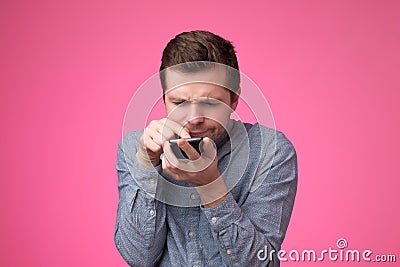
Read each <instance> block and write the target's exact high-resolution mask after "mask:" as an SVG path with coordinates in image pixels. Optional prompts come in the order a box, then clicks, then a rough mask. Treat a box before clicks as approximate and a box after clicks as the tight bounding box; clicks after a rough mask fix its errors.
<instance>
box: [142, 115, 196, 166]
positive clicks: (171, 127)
mask: <svg viewBox="0 0 400 267" xmlns="http://www.w3.org/2000/svg"><path fill="white" fill-rule="evenodd" d="M176 135H178V136H180V137H183V138H184V137H190V134H189V132H188V131H187V130H186V129H185V128H183V127H182V126H181V125H180V124H178V123H176V122H174V121H172V120H167V119H166V118H164V119H161V120H154V121H151V122H150V124H149V125H148V126H147V127H146V128H145V129H144V133H143V135H142V136H141V137H140V142H139V149H138V151H137V153H136V159H137V161H138V162H139V163H140V164H141V165H142V166H144V167H145V168H147V169H151V168H153V167H155V166H157V165H159V164H160V155H161V154H162V153H163V143H164V141H165V140H169V139H171V138H174V137H175V136H176Z"/></svg>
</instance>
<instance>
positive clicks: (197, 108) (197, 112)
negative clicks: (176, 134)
mask: <svg viewBox="0 0 400 267" xmlns="http://www.w3.org/2000/svg"><path fill="white" fill-rule="evenodd" d="M187 115H188V122H189V123H190V124H199V123H202V122H204V116H203V112H202V109H201V105H199V104H198V103H190V108H189V110H188V114H187Z"/></svg>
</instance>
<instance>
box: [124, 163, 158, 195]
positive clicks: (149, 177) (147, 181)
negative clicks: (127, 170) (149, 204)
mask: <svg viewBox="0 0 400 267" xmlns="http://www.w3.org/2000/svg"><path fill="white" fill-rule="evenodd" d="M160 170H161V164H160V165H158V166H156V167H154V168H152V169H146V168H145V167H143V166H142V165H141V164H140V163H138V162H136V161H135V162H134V163H133V166H132V170H131V174H132V177H133V178H134V179H135V181H136V183H137V184H138V186H139V187H140V188H141V189H143V190H144V191H145V192H146V193H148V194H150V195H151V196H153V197H154V196H155V193H156V189H157V181H158V175H159V173H158V172H159V171H160Z"/></svg>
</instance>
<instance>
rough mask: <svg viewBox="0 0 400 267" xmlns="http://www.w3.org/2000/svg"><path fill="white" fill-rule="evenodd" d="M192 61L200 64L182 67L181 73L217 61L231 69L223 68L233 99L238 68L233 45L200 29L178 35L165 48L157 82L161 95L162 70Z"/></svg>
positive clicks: (164, 83) (236, 86) (237, 78)
mask: <svg viewBox="0 0 400 267" xmlns="http://www.w3.org/2000/svg"><path fill="white" fill-rule="evenodd" d="M193 61H203V62H196V63H193V64H183V65H182V67H183V68H184V69H181V71H184V72H187V71H196V70H200V69H205V68H207V67H210V64H206V63H207V62H216V63H220V64H224V65H227V66H229V67H231V68H229V67H228V68H226V69H227V72H228V73H227V74H228V75H227V77H229V82H228V85H229V89H231V90H232V91H233V92H232V91H231V93H232V97H233V95H235V93H234V92H236V93H239V88H240V86H239V83H240V73H239V65H238V61H237V58H236V51H235V49H234V47H233V45H232V43H231V42H229V41H227V40H225V39H224V38H222V37H220V36H218V35H216V34H213V33H211V32H208V31H199V30H198V31H190V32H182V33H180V34H178V35H177V36H175V38H173V39H172V40H170V41H169V42H168V44H167V46H166V47H165V48H164V51H163V54H162V59H161V66H160V79H161V85H162V88H163V90H164V92H165V90H166V81H165V78H166V77H165V71H162V70H164V69H166V68H169V67H172V66H174V65H178V64H182V63H188V62H193ZM178 67H179V66H178Z"/></svg>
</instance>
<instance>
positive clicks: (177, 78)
mask: <svg viewBox="0 0 400 267" xmlns="http://www.w3.org/2000/svg"><path fill="white" fill-rule="evenodd" d="M226 76H227V75H226V70H225V69H224V68H222V67H211V68H206V69H203V70H198V71H194V72H182V71H179V70H176V69H166V70H165V85H166V91H168V90H170V89H174V88H176V87H181V86H182V85H185V84H191V83H209V84H216V85H220V86H224V87H227V84H226Z"/></svg>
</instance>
